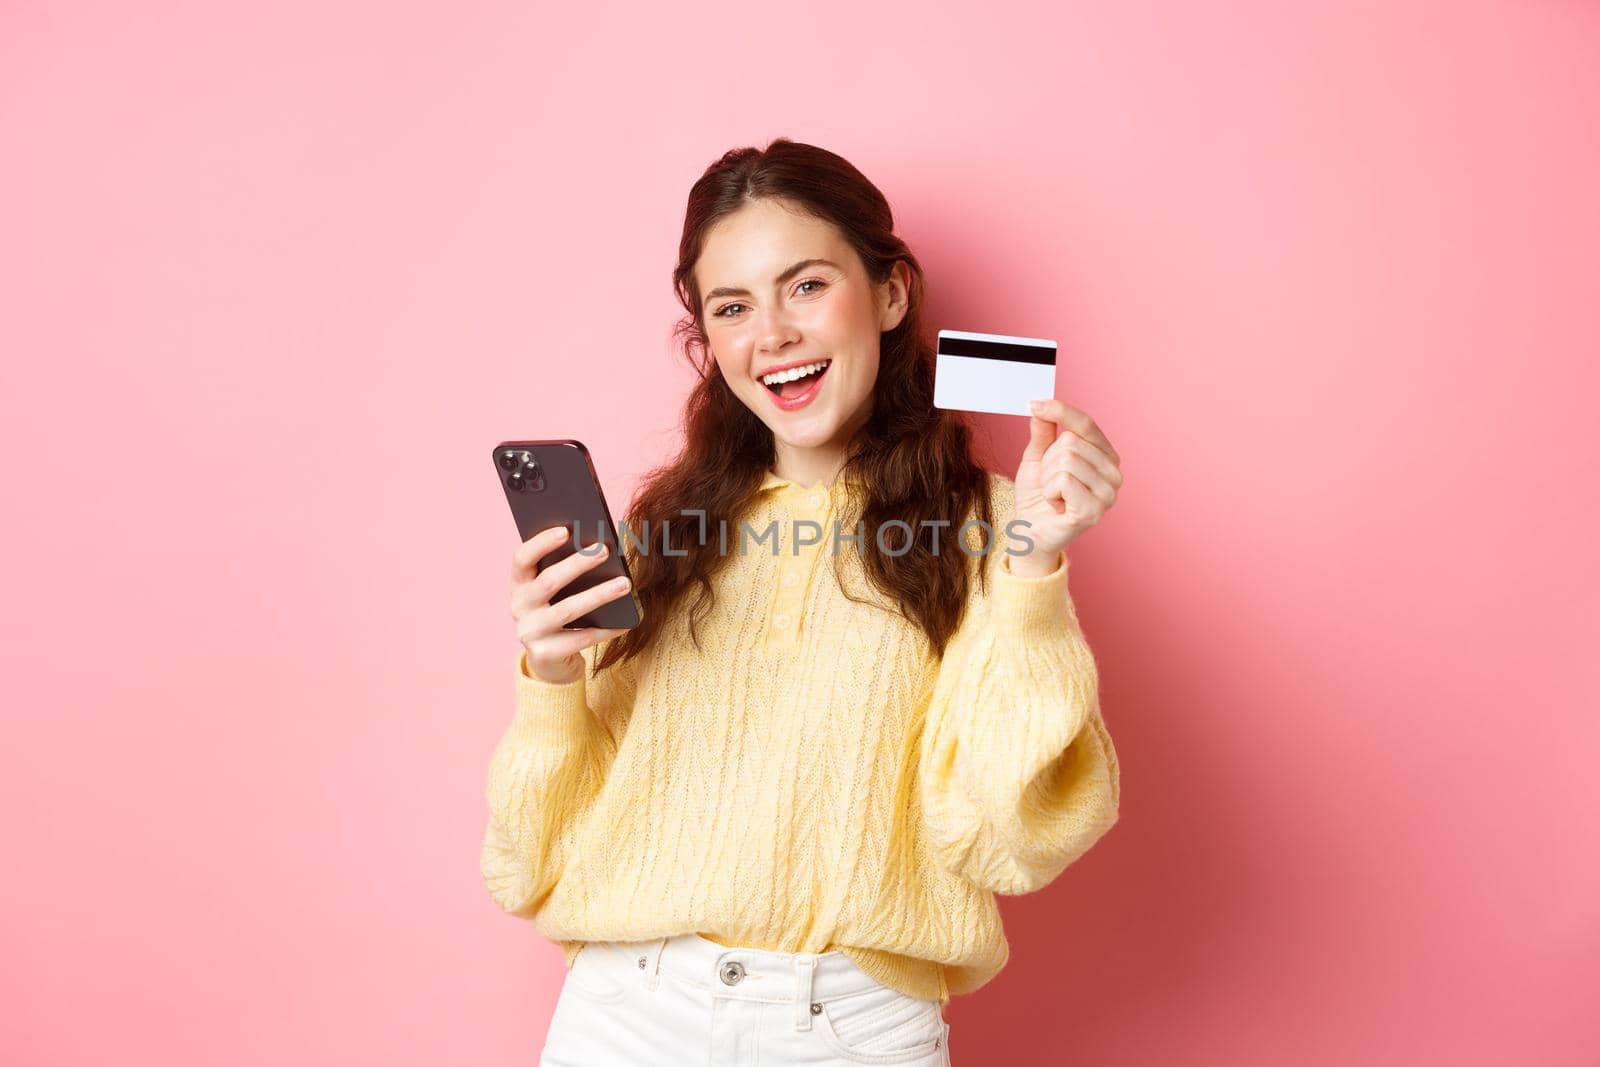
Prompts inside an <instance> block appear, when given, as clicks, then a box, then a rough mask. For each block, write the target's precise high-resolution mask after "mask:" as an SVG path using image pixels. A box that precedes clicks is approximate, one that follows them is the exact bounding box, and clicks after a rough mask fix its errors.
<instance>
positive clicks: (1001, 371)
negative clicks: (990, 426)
mask: <svg viewBox="0 0 1600 1067" xmlns="http://www.w3.org/2000/svg"><path fill="white" fill-rule="evenodd" d="M1055 395H1056V343H1055V342H1054V341H1048V340H1045V339H1043V338H1039V337H1008V336H1006V335H1005V334H998V333H968V332H966V331H964V330H940V331H939V353H938V358H937V360H936V361H935V363H934V372H933V406H934V407H936V408H949V409H952V410H955V411H984V412H989V413H990V414H995V415H1028V414H1031V412H1029V410H1028V401H1030V400H1038V399H1041V398H1048V397H1053V396H1055Z"/></svg>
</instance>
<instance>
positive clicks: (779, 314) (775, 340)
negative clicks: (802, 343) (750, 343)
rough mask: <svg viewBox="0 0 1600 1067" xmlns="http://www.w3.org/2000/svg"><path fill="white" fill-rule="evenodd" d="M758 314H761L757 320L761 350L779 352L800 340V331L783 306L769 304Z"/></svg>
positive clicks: (758, 341)
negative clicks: (790, 320)
mask: <svg viewBox="0 0 1600 1067" xmlns="http://www.w3.org/2000/svg"><path fill="white" fill-rule="evenodd" d="M757 314H758V315H759V316H760V317H759V319H758V320H757V325H758V327H759V331H760V332H759V333H758V334H757V337H758V338H759V339H758V340H757V342H756V347H757V348H758V349H759V350H760V351H761V352H764V353H765V352H777V351H780V350H781V349H782V348H784V346H786V345H791V344H793V343H794V342H796V341H798V340H800V331H798V330H796V329H795V328H794V326H793V325H792V324H791V323H790V322H789V317H788V315H787V313H786V312H785V311H784V310H783V308H781V307H776V306H769V307H768V308H766V309H765V310H762V311H760V312H758V313H757Z"/></svg>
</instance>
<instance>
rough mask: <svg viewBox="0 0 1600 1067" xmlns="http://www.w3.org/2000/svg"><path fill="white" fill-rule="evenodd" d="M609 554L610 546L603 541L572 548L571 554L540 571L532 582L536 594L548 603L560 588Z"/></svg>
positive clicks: (557, 593)
mask: <svg viewBox="0 0 1600 1067" xmlns="http://www.w3.org/2000/svg"><path fill="white" fill-rule="evenodd" d="M611 556H612V549H611V546H610V545H608V544H606V543H604V542H596V543H595V544H592V545H584V546H583V547H582V548H581V549H574V550H573V552H572V553H571V555H568V556H567V557H565V558H564V559H559V560H557V561H556V562H554V563H552V564H550V565H549V566H548V567H546V568H545V569H544V570H542V571H540V572H539V576H538V577H537V578H535V579H534V580H533V583H532V584H533V585H534V587H535V589H536V590H537V594H538V596H539V597H541V598H542V599H543V601H544V602H545V603H548V602H550V601H552V600H554V599H555V598H556V597H557V596H558V595H559V594H560V592H561V590H563V589H565V588H566V587H567V586H569V585H571V584H572V583H573V582H574V581H576V580H577V579H578V578H580V577H582V576H583V575H584V574H585V573H587V572H589V571H592V570H594V569H595V568H596V567H598V566H600V565H601V564H602V563H605V562H606V561H607V560H609V559H610V558H611Z"/></svg>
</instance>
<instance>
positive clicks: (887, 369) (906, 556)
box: [596, 137, 994, 670]
mask: <svg viewBox="0 0 1600 1067" xmlns="http://www.w3.org/2000/svg"><path fill="white" fill-rule="evenodd" d="M764 197H775V198H780V199H782V200H783V201H786V202H787V204H788V206H790V207H798V208H799V209H801V210H803V211H805V212H809V213H810V214H811V215H813V216H814V217H816V218H819V219H821V220H823V221H826V222H829V223H832V224H833V225H834V226H835V227H837V228H838V230H839V232H840V233H841V234H842V235H843V236H844V238H845V239H846V241H847V242H848V243H849V244H850V246H851V247H852V248H854V250H855V253H856V255H857V256H858V257H859V258H860V260H861V263H862V265H863V266H864V267H865V268H866V272H867V275H868V277H869V278H870V279H871V281H872V282H873V283H874V284H882V283H883V282H885V281H886V280H888V278H889V275H890V272H891V270H892V268H893V266H894V264H895V262H896V261H903V262H904V263H905V264H906V266H907V268H908V270H909V272H910V278H911V284H910V286H909V292H908V297H909V307H908V308H907V311H906V314H905V316H904V318H902V319H901V321H900V323H899V325H897V326H896V327H895V328H894V329H892V330H888V331H885V332H884V334H883V335H882V338H881V342H880V351H879V363H878V378H877V382H876V384H875V385H874V387H873V398H872V409H871V413H870V415H869V417H868V419H867V421H866V422H865V423H864V425H863V426H862V427H861V429H860V430H859V431H858V432H857V433H856V435H855V437H854V438H853V439H852V443H851V445H850V447H849V449H848V455H847V458H846V460H845V464H844V467H843V469H842V470H841V472H840V479H841V480H842V481H845V482H850V481H854V482H856V483H858V484H855V485H848V486H847V489H848V491H847V493H846V503H845V504H843V505H841V508H840V514H839V517H838V521H839V524H840V526H841V528H842V529H849V530H854V529H855V528H856V524H857V522H858V521H859V520H865V523H866V527H865V528H866V535H867V536H866V539H865V540H864V541H862V543H861V546H860V550H859V554H860V558H861V562H862V568H863V571H864V573H865V574H866V576H867V578H868V579H869V580H870V581H871V582H872V584H873V585H874V586H875V587H876V588H877V589H878V590H879V591H880V592H881V593H882V594H883V595H884V597H885V598H886V599H887V600H888V601H889V602H890V603H892V604H894V605H896V606H897V607H898V609H899V611H900V613H901V614H902V615H903V616H905V617H906V618H907V619H909V620H910V621H912V622H913V623H915V624H916V625H917V626H919V627H920V628H921V629H922V631H923V632H924V633H925V634H926V635H927V637H928V641H929V643H930V644H931V646H932V648H933V650H934V652H935V653H936V654H937V655H940V656H942V655H943V654H944V649H945V645H946V644H947V643H948V642H949V640H950V637H951V635H952V634H953V633H954V632H955V629H956V627H957V626H958V625H959V624H960V622H961V616H962V613H963V610H964V607H965V604H966V597H967V592H968V581H969V570H972V571H975V572H976V574H977V575H978V580H979V582H980V588H982V585H981V583H982V582H983V580H984V578H983V573H984V572H983V568H982V567H976V568H973V567H972V566H971V560H972V558H973V557H970V556H969V555H968V554H967V553H966V552H964V551H962V550H961V549H960V548H959V546H956V545H955V544H954V541H953V535H954V534H955V532H956V531H957V530H958V529H959V528H960V526H961V524H962V523H963V522H966V521H968V520H969V519H974V518H975V519H978V520H981V521H982V522H984V523H985V524H987V526H988V527H989V529H990V530H991V531H992V530H993V523H994V520H993V516H992V515H991V514H990V510H991V509H990V506H989V493H988V475H987V474H986V472H985V471H984V470H983V468H982V467H980V466H979V465H978V464H977V463H976V462H975V461H974V459H973V458H972V450H971V440H972V433H971V429H970V427H969V426H968V424H967V422H966V421H965V419H964V417H963V416H961V415H960V414H959V413H957V412H953V411H947V410H943V409H939V408H935V407H934V406H933V364H934V354H935V353H934V348H933V346H932V344H931V343H930V341H929V339H928V338H927V337H925V336H924V334H923V330H922V304H923V294H924V282H923V274H922V266H921V264H919V263H918V262H917V258H916V257H915V256H914V255H912V253H911V250H910V249H909V248H908V247H907V246H906V243H905V242H904V241H903V240H901V239H900V238H899V237H898V236H896V235H895V233H894V215H893V213H892V212H891V211H890V208H889V202H888V201H887V200H886V199H885V198H884V196H883V194H882V193H881V192H879V191H878V189H877V187H876V186H874V185H873V184H872V183H871V182H870V181H868V180H867V179H866V177H865V176H864V175H863V174H862V173H861V172H860V171H858V170H857V169H856V168H855V167H854V166H852V165H851V164H850V163H849V162H848V161H847V160H845V159H844V158H842V157H841V156H838V155H835V154H834V153H833V152H829V151H827V150H826V149H823V148H818V147H816V146H814V145H809V144H802V143H800V142H797V141H791V140H789V139H788V138H786V137H779V138H776V139H774V140H773V141H772V142H771V143H769V144H768V145H767V147H766V148H764V149H757V148H754V147H746V148H736V149H733V150H731V151H729V152H727V153H725V154H724V155H723V156H722V158H721V159H719V160H717V161H716V162H715V163H713V164H711V166H710V167H708V168H707V169H706V171H705V173H704V174H702V175H701V176H700V178H699V179H698V180H697V181H696V182H695V183H694V186H693V187H692V188H691V189H690V190H689V203H688V207H687V209H686V211H685V213H684V220H683V238H682V241H681V242H680V243H679V246H678V265H677V267H675V268H674V269H673V272H672V281H673V287H674V289H675V290H676V292H677V295H678V300H679V301H680V302H681V303H682V304H683V307H684V310H685V311H686V314H685V316H684V317H683V318H682V319H681V320H679V322H678V323H677V325H676V327H675V328H674V331H673V336H674V339H675V340H676V341H678V342H679V344H680V345H681V346H682V350H683V354H684V355H685V357H686V358H687V359H688V361H689V363H690V365H691V366H692V367H693V368H694V370H695V372H696V374H697V376H698V380H697V381H696V384H695V386H694V388H693V390H692V391H691V392H690V394H689V397H688V400H687V402H686V403H685V405H684V415H683V424H684V428H685V443H684V446H683V449H682V451H681V452H680V453H679V454H678V455H677V456H676V457H675V458H674V459H672V460H670V461H669V462H667V463H665V464H663V465H661V466H659V467H657V468H655V469H653V470H651V471H650V472H649V473H648V474H647V475H646V476H645V478H644V480H643V482H642V483H641V485H640V487H639V490H638V492H637V493H636V494H635V496H634V499H633V503H632V504H631V506H630V507H629V510H628V513H627V518H626V523H627V525H628V527H629V529H630V530H632V531H633V533H635V534H636V535H638V536H640V537H643V536H644V535H645V533H646V532H648V536H649V541H648V542H647V544H648V545H649V546H650V550H649V551H648V552H645V553H643V554H642V555H641V554H638V553H637V552H636V551H634V550H633V549H632V548H631V547H630V546H629V545H628V544H626V543H625V544H624V546H623V551H624V554H625V555H626V556H627V558H628V565H629V570H630V571H631V573H632V575H633V580H634V589H635V592H636V593H637V595H638V597H639V600H640V604H641V614H642V616H643V622H642V623H641V625H639V626H637V627H634V628H633V629H631V630H629V631H628V632H627V633H625V634H621V635H618V636H617V637H616V638H615V639H614V640H611V641H609V642H608V645H607V648H606V650H605V653H604V655H603V656H602V658H601V659H600V660H599V661H598V662H597V664H596V670H599V669H602V668H604V667H607V666H610V665H611V664H612V663H615V662H619V661H621V660H624V659H627V658H629V657H632V656H634V655H637V654H638V653H640V652H642V651H643V650H644V649H645V648H646V647H648V646H649V644H650V642H651V641H652V640H653V639H654V638H655V636H656V635H657V634H658V633H659V632H660V630H661V627H662V624H663V621H664V620H665V618H666V617H667V613H668V612H670V611H674V610H677V609H678V608H679V607H680V606H681V605H682V604H683V603H684V602H685V601H686V594H687V593H688V591H689V587H690V586H691V585H693V586H695V587H696V590H697V595H696V597H695V599H694V601H693V602H692V603H689V604H687V606H688V609H689V611H690V616H689V629H690V635H691V637H692V638H693V640H694V643H695V647H696V648H698V647H699V637H698V635H697V634H696V633H695V624H696V623H697V622H699V621H700V620H702V619H704V618H705V616H706V614H707V613H708V612H710V611H711V609H712V606H713V603H714V600H715V597H714V594H713V592H712V585H711V576H712V575H713V574H714V573H715V572H716V571H717V569H718V568H719V567H721V566H723V565H725V564H726V562H727V560H728V557H727V556H726V555H724V554H723V553H722V552H721V551H720V549H719V546H718V538H717V537H715V536H705V537H702V536H700V529H701V527H699V525H698V520H695V521H693V522H691V521H690V520H688V519H687V518H686V517H685V516H684V515H683V511H684V509H699V510H703V511H704V512H705V520H704V521H705V524H706V525H705V527H704V529H705V530H708V531H709V530H716V529H718V523H719V522H726V523H727V524H728V529H729V531H730V533H731V534H736V531H737V529H738V525H737V524H738V522H739V521H740V519H741V517H742V516H743V515H744V510H745V508H746V507H747V506H748V505H749V504H750V503H751V502H752V501H753V499H754V497H755V495H756V493H757V491H758V489H759V487H760V485H761V480H762V478H763V477H764V476H765V474H766V471H767V469H768V468H769V467H771V466H772V465H773V463H774V461H775V458H776V456H775V452H774V446H773V440H772V431H771V430H769V429H768V428H767V427H766V424H765V423H763V422H762V421H761V419H760V418H759V417H757V415H756V414H755V412H753V411H751V410H750V409H749V408H747V407H746V406H745V405H744V402H743V401H741V400H740V399H739V398H738V397H737V396H736V395H734V392H733V390H732V389H731V388H729V386H728V383H727V381H726V380H725V379H724V378H723V377H722V372H721V369H720V368H719V367H718V366H717V361H716V359H715V357H714V356H713V355H712V354H711V351H710V349H709V347H708V342H707V338H706V333H705V324H704V320H703V318H702V308H701V302H700V291H699V287H698V286H697V284H696V283H695V278H694V267H695V263H696V262H697V261H698V260H699V258H700V252H701V249H702V247H703V245H704V242H705V237H706V234H707V232H708V231H709V230H710V228H711V226H712V225H713V224H714V223H716V222H717V221H718V220H719V219H721V218H723V217H724V216H726V215H729V214H732V213H733V212H735V211H737V210H739V209H740V208H741V207H742V206H743V205H745V204H746V203H749V202H751V201H754V200H759V199H762V198H764ZM895 519H898V520H901V521H902V522H905V523H907V524H908V525H909V527H910V529H911V531H913V532H914V533H915V538H914V540H913V541H912V543H911V546H910V548H909V550H907V551H905V552H904V553H902V554H901V555H898V556H892V555H889V554H888V553H886V552H879V551H877V550H876V539H875V531H876V530H877V529H878V528H879V526H881V525H882V524H883V523H886V522H889V521H891V520H895ZM664 520H671V522H670V523H669V524H668V525H667V526H666V527H665V528H663V526H662V523H663V521H664ZM934 520H943V521H945V522H948V523H949V525H948V526H946V527H944V528H943V529H941V530H940V531H938V533H939V546H940V550H939V551H938V552H937V553H935V552H934V551H933V550H932V538H933V535H934V530H933V529H931V528H930V527H929V526H928V525H927V523H929V522H931V521H934ZM663 529H665V536H663V537H661V538H659V540H660V541H661V544H662V546H663V547H665V546H667V545H668V544H669V543H670V545H671V548H672V551H673V553H677V552H680V551H681V552H683V553H685V554H683V555H676V554H673V555H668V554H666V553H665V552H660V551H657V550H656V542H657V540H658V536H657V535H658V532H659V531H662V530H663ZM680 530H681V531H684V536H682V537H681V538H680V537H679V536H678V533H679V531H680ZM691 534H692V536H691ZM990 536H991V540H992V538H993V533H991V535H990ZM905 538H906V534H905V532H904V530H903V529H897V528H891V531H890V532H887V533H886V534H885V537H884V541H885V543H886V544H887V545H890V546H892V547H894V548H895V549H898V548H900V547H901V546H902V545H903V544H904V542H905ZM825 543H826V542H825ZM843 559H844V555H843V553H835V554H834V570H835V574H836V576H837V574H838V571H839V566H840V563H841V561H842V560H843ZM846 595H847V596H848V595H849V594H848V593H846ZM850 599H851V600H855V601H857V602H858V603H860V602H861V601H860V599H859V598H857V597H854V596H851V597H850Z"/></svg>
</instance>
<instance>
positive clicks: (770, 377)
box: [761, 359, 833, 393]
mask: <svg viewBox="0 0 1600 1067" xmlns="http://www.w3.org/2000/svg"><path fill="white" fill-rule="evenodd" d="M832 362H833V361H832V360H831V359H819V360H818V361H817V362H815V363H807V364H805V365H803V366H799V367H790V368H789V369H788V370H781V371H778V372H777V373H776V374H764V375H762V376H761V384H762V385H765V386H766V387H767V388H768V389H771V390H772V391H773V392H774V393H776V392H778V391H779V389H780V388H781V387H782V386H783V383H784V382H797V381H799V380H800V379H801V378H809V377H811V376H812V375H814V374H820V373H821V372H822V371H825V370H827V369H828V364H830V363H832Z"/></svg>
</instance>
